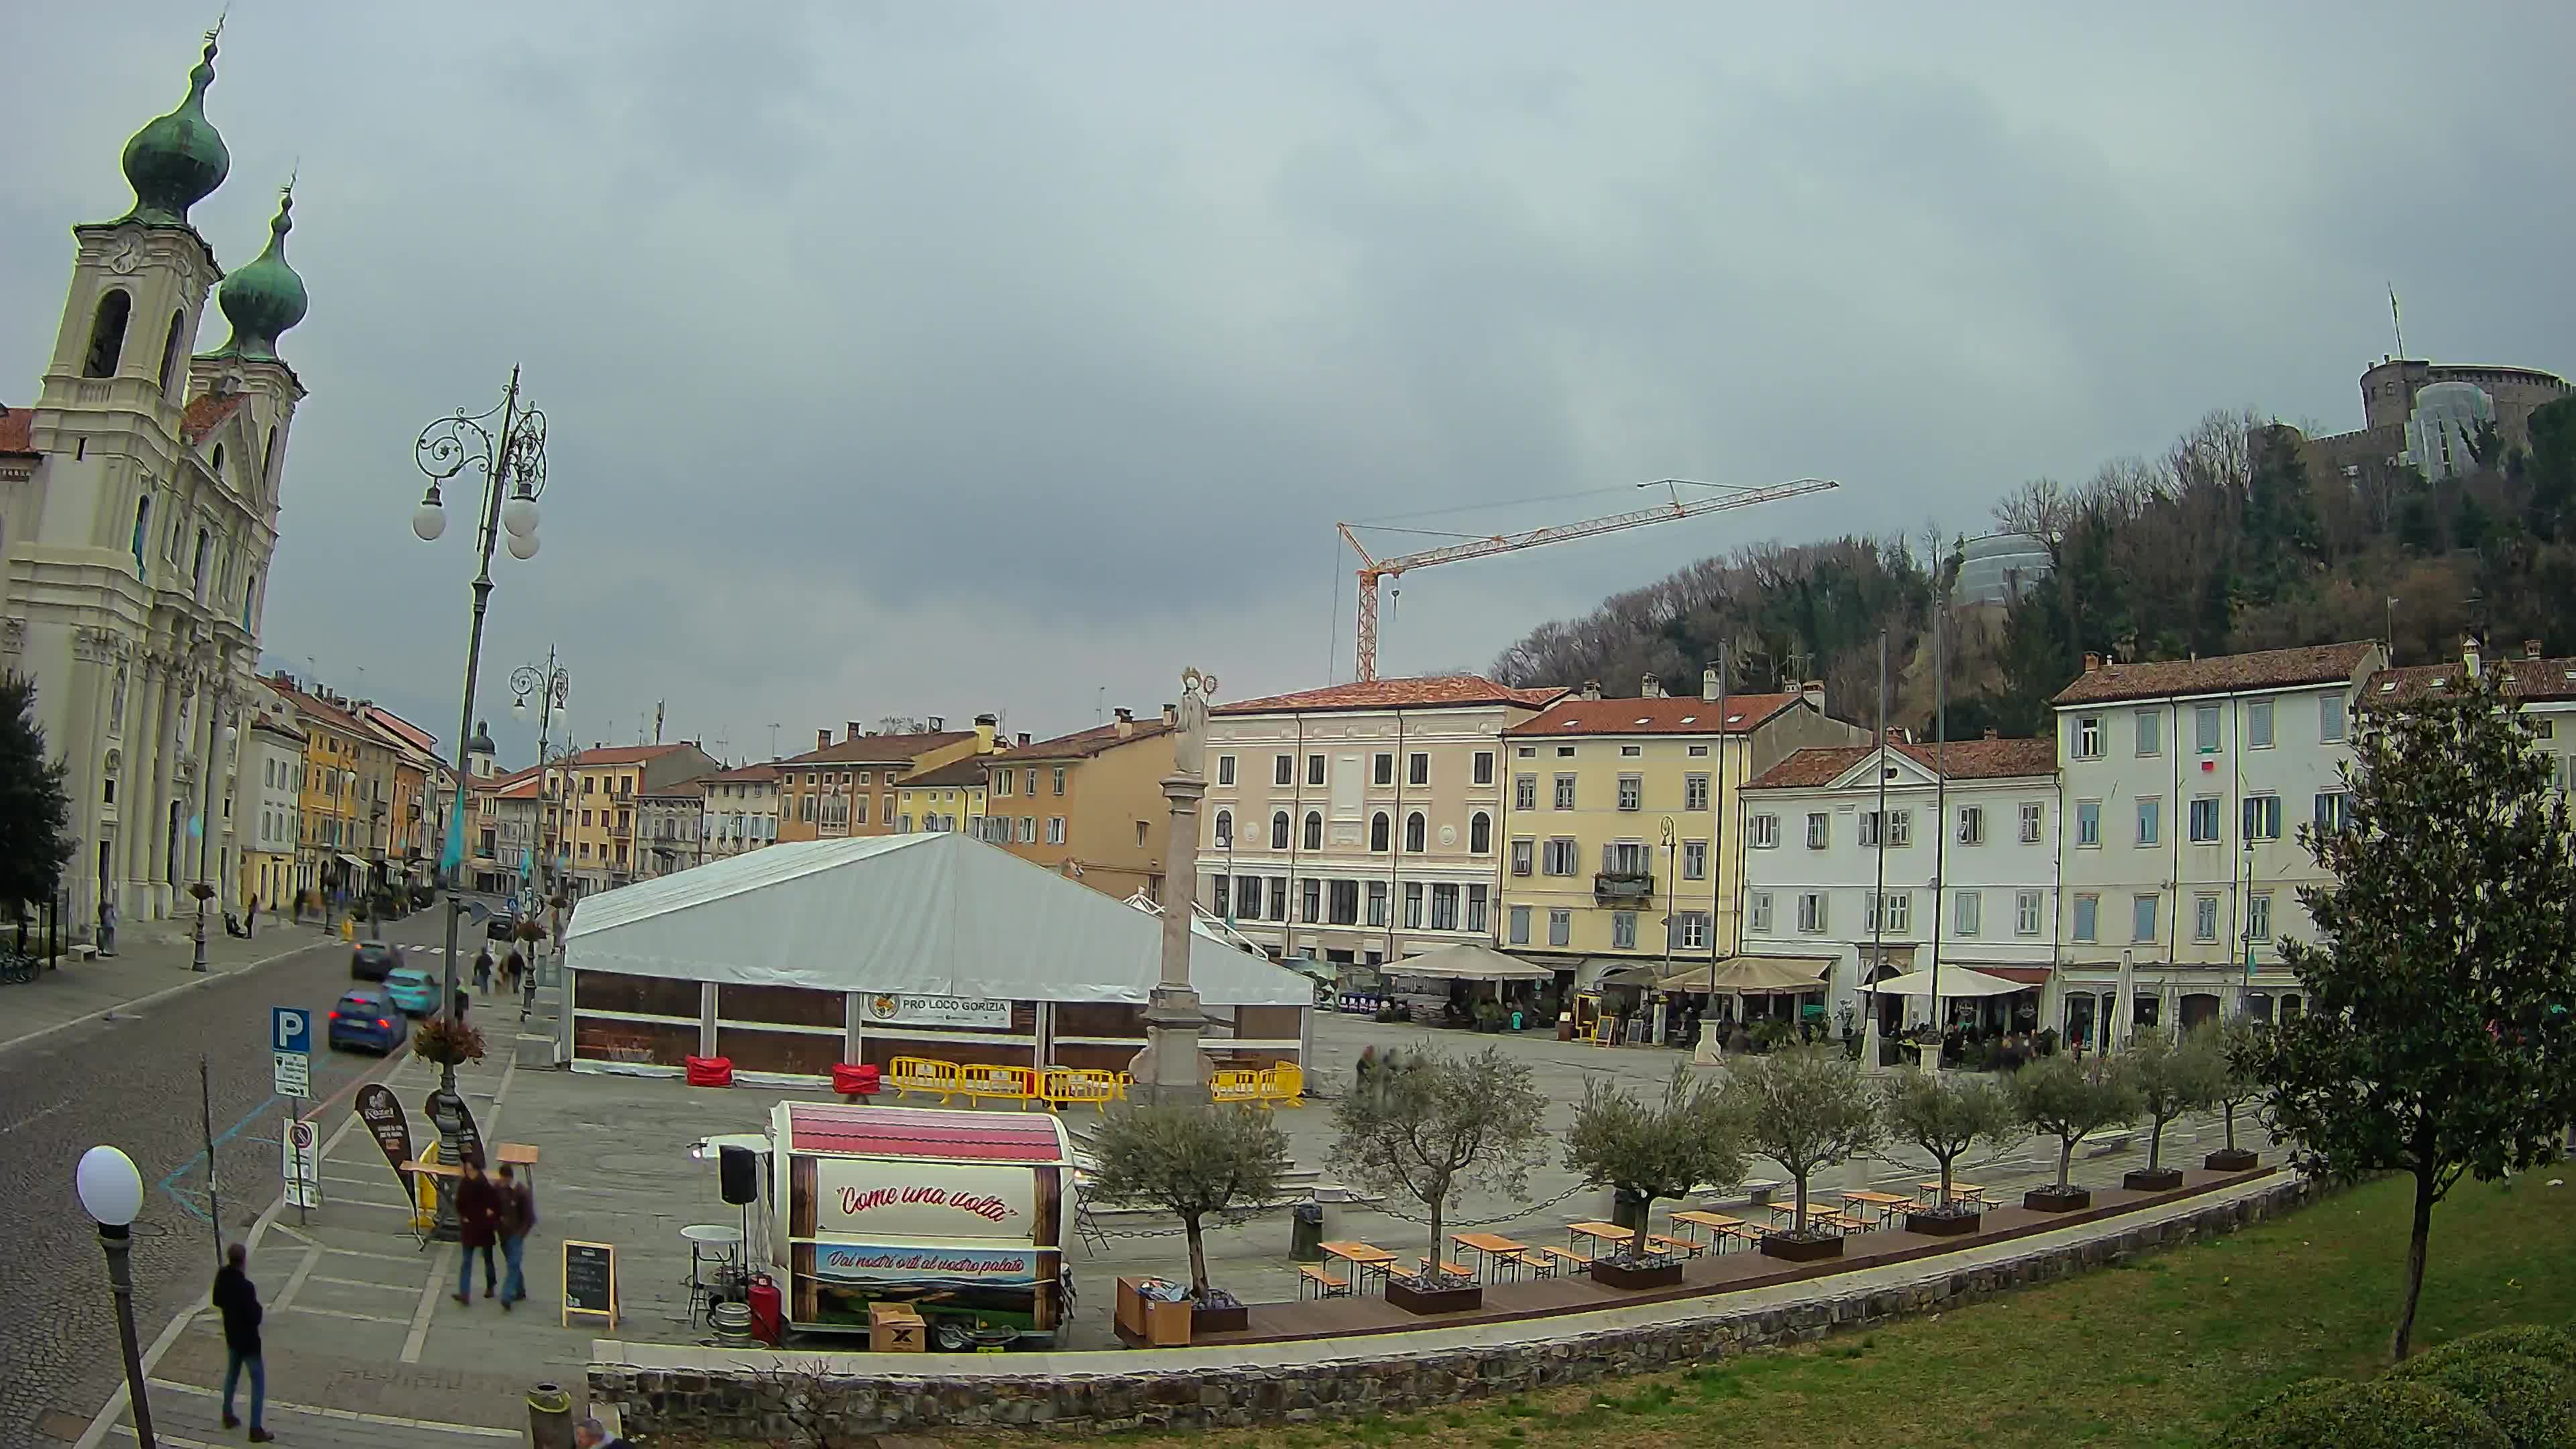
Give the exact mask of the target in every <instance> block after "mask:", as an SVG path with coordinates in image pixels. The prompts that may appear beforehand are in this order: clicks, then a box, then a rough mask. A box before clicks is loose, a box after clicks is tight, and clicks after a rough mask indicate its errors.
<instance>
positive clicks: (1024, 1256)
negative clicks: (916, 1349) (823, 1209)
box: [809, 1243, 1056, 1289]
mask: <svg viewBox="0 0 2576 1449" xmlns="http://www.w3.org/2000/svg"><path fill="white" fill-rule="evenodd" d="M809 1250H810V1251H811V1252H812V1253H813V1255H814V1276H815V1277H817V1278H820V1279H823V1280H824V1281H826V1282H831V1283H850V1284H871V1285H891V1284H902V1285H903V1286H905V1287H906V1288H913V1289H938V1288H961V1289H962V1288H998V1287H1011V1286H1021V1287H1025V1286H1028V1285H1031V1284H1035V1283H1038V1282H1042V1281H1043V1282H1050V1283H1051V1282H1053V1281H1054V1280H1055V1256H1056V1255H1055V1253H1054V1252H1053V1251H1052V1250H1049V1249H1042V1248H995V1249H986V1248H950V1247H937V1248H924V1247H889V1246H883V1245H878V1244H869V1243H815V1244H812V1245H811V1246H810V1249H809Z"/></svg>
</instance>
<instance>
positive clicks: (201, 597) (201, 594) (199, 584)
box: [188, 528, 215, 604]
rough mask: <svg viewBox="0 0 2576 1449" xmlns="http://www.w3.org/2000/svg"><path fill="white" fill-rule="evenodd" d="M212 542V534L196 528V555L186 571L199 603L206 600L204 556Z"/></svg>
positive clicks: (210, 547)
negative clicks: (194, 560)
mask: <svg viewBox="0 0 2576 1449" xmlns="http://www.w3.org/2000/svg"><path fill="white" fill-rule="evenodd" d="M214 542H215V540H214V535H212V534H210V533H208V532H206V531H205V530H204V529H202V528H201V529H198V530H197V557H196V562H195V564H194V566H193V567H191V568H190V570H189V572H188V582H189V583H190V584H191V585H192V586H194V587H195V589H196V591H197V602H198V603H201V604H202V603H204V602H205V601H206V557H207V554H208V552H209V551H210V550H212V548H213V547H214Z"/></svg>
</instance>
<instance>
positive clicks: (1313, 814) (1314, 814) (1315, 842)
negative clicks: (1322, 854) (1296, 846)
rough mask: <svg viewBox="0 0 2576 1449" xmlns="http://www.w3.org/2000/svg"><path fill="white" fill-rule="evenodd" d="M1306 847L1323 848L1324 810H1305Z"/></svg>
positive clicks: (1312, 848) (1310, 848)
mask: <svg viewBox="0 0 2576 1449" xmlns="http://www.w3.org/2000/svg"><path fill="white" fill-rule="evenodd" d="M1306 848H1307V849H1308V850H1321V849H1323V848H1324V812H1322V811H1320V810H1309V811H1307V812H1306Z"/></svg>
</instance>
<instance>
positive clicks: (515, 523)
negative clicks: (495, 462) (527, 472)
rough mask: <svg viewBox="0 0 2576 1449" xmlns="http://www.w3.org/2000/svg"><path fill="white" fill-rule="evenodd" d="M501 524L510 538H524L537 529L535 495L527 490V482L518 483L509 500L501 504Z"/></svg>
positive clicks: (523, 555)
mask: <svg viewBox="0 0 2576 1449" xmlns="http://www.w3.org/2000/svg"><path fill="white" fill-rule="evenodd" d="M501 526H502V527H503V528H505V529H507V530H509V534H510V536H511V537H512V538H526V537H528V536H529V535H531V534H533V533H535V532H536V531H537V495H536V494H534V493H532V492H530V491H528V485H527V484H525V483H522V484H520V485H519V491H518V492H517V493H515V494H513V495H512V496H511V498H510V501H509V502H507V503H504V504H502V505H501ZM520 557H522V558H525V557H526V555H525V554H521V555H520Z"/></svg>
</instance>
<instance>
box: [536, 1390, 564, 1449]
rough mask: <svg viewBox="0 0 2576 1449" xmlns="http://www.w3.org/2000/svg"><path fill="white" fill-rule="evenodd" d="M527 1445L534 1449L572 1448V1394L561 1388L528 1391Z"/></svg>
mask: <svg viewBox="0 0 2576 1449" xmlns="http://www.w3.org/2000/svg"><path fill="white" fill-rule="evenodd" d="M528 1442H529V1443H530V1444H531V1445H533V1446H535V1449H572V1395H570V1394H568V1393H565V1392H564V1391H563V1386H562V1385H560V1384H539V1385H537V1386H536V1387H535V1388H532V1389H530V1390H528Z"/></svg>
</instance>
